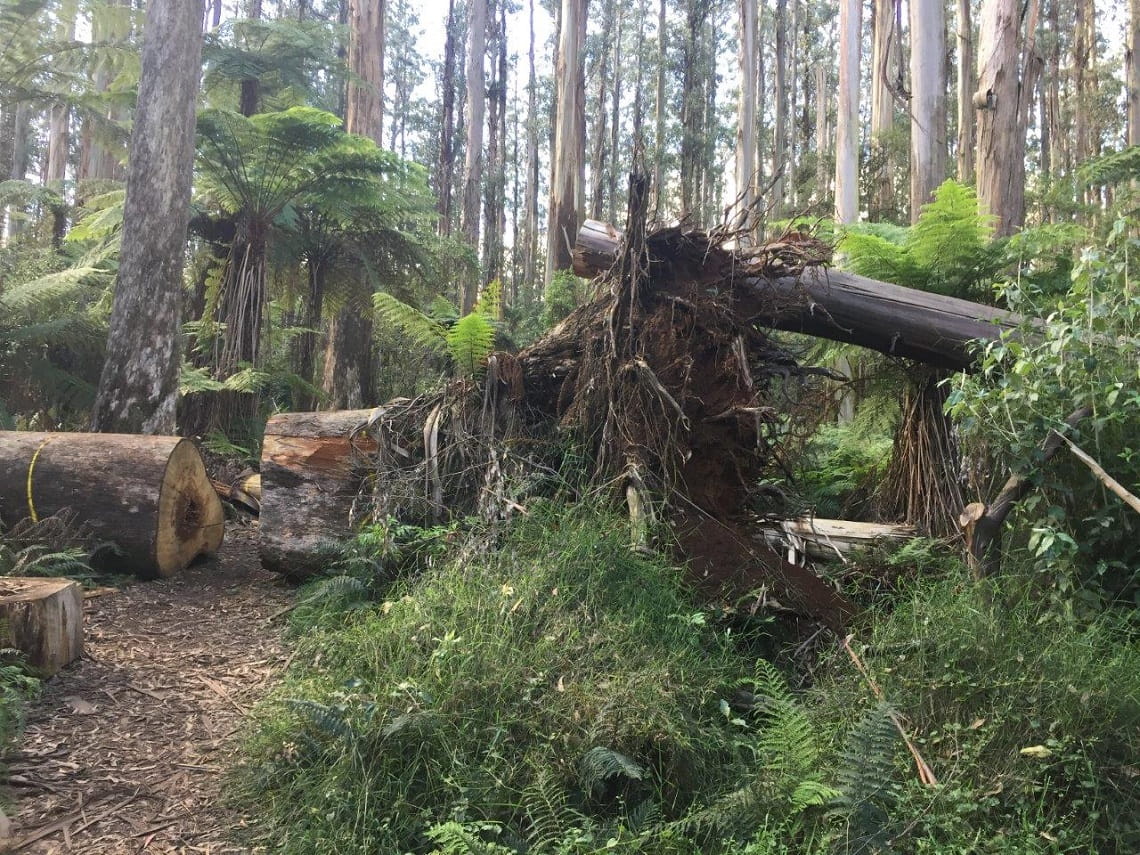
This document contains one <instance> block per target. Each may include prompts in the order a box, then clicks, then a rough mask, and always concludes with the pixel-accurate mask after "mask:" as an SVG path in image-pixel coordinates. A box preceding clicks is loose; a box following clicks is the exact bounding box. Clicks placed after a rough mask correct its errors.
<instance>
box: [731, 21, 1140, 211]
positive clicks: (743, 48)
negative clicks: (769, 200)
mask: <svg viewBox="0 0 1140 855" xmlns="http://www.w3.org/2000/svg"><path fill="white" fill-rule="evenodd" d="M1137 2H1140V0H1137ZM756 24H757V11H756V0H740V102H739V105H738V107H737V111H736V117H737V129H736V195H737V198H738V199H739V200H740V205H741V206H742V207H743V209H744V210H748V209H749V207H750V206H751V205H752V203H753V202H754V201H755V199H756V76H757V71H758V69H759V66H758V64H757V54H756V51H757V42H756Z"/></svg>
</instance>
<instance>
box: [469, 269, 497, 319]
mask: <svg viewBox="0 0 1140 855" xmlns="http://www.w3.org/2000/svg"><path fill="white" fill-rule="evenodd" d="M471 311H473V312H475V313H477V314H480V315H482V316H483V317H485V318H487V319H488V320H490V321H497V320H500V319H501V318H502V317H503V283H502V282H501V281H499V280H498V279H492V280H491V281H490V282H488V283H487V284H486V285H484V286H483V291H482V293H480V294H479V299H478V300H477V301H476V302H475V308H473V309H472V310H471Z"/></svg>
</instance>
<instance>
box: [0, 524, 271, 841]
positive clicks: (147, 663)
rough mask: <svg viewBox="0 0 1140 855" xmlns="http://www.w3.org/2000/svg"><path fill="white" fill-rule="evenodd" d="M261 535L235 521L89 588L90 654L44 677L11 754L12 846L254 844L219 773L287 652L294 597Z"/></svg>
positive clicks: (86, 652)
mask: <svg viewBox="0 0 1140 855" xmlns="http://www.w3.org/2000/svg"><path fill="white" fill-rule="evenodd" d="M255 538H256V529H255V528H253V527H250V526H240V525H235V524H230V525H229V526H228V527H227V532H226V540H225V543H224V544H223V546H222V549H221V550H220V552H219V554H218V555H217V556H216V557H215V558H212V559H209V560H206V561H201V562H199V563H198V564H196V565H194V566H192V567H190V568H188V569H187V570H185V571H184V572H182V573H181V574H179V575H177V576H175V577H173V578H171V579H166V580H161V581H156V582H139V583H135V584H131V585H129V586H126V587H123V588H121V589H100V590H97V591H95V592H91V593H90V594H89V595H88V599H87V600H86V603H85V624H86V634H85V639H84V654H83V659H82V660H81V661H79V662H77V663H76V664H74V665H72V666H71V667H70V668H68V669H66V670H65V671H63V672H62V673H61V674H59V675H58V676H57V677H55V678H54V679H52V680H50V681H48V682H47V683H45V684H44V687H43V691H42V693H41V695H40V697H39V698H38V699H37V700H35V701H34V702H33V703H32V705H31V707H30V709H29V711H28V723H27V727H26V729H25V731H24V735H23V738H22V740H21V741H20V742H19V744H18V745H19V750H18V751H16V752H15V753H14V756H13V757H12V758H11V759H10V766H9V769H10V773H11V783H12V785H13V794H14V798H15V802H16V805H15V809H16V816H15V817H14V824H15V828H14V835H13V836H14V840H15V843H14V848H13V849H12V850H11V851H13V852H20V853H36V855H48V853H52V855H54V854H55V853H82V855H95V853H99V855H118V853H154V855H158V853H162V855H167V853H209V855H222V853H238V852H244V851H246V850H244V849H243V848H241V847H239V846H235V844H234V843H233V839H234V838H233V830H234V828H235V827H240V826H241V825H243V824H244V823H245V818H243V817H242V816H240V815H236V814H234V813H232V812H231V811H230V810H228V809H227V808H226V806H225V804H224V802H223V799H222V798H221V789H222V783H223V782H222V775H223V773H224V772H225V771H226V770H227V769H229V768H230V767H231V765H232V763H233V760H234V752H235V750H236V748H237V740H238V738H239V735H240V731H241V728H242V722H243V719H244V717H245V713H246V712H247V711H248V710H249V708H250V706H252V705H253V704H254V703H255V702H256V701H257V700H259V699H260V698H261V697H263V696H264V694H265V693H266V691H267V690H268V688H269V687H270V686H271V685H272V684H273V682H274V681H275V679H276V677H277V675H279V674H280V673H281V672H282V671H283V670H284V668H285V666H286V664H287V661H286V652H285V649H284V646H283V644H282V638H281V635H282V629H283V625H284V624H283V621H282V620H281V619H280V618H281V616H282V615H283V611H284V610H285V609H287V608H288V606H289V604H290V603H291V602H292V600H293V594H292V589H290V588H289V587H288V586H286V585H285V584H283V583H282V582H281V581H280V578H279V577H278V576H276V575H275V574H273V573H269V572H267V571H265V570H262V569H261V565H260V563H259V561H258V558H257V548H256V540H255ZM91 594H94V595H91Z"/></svg>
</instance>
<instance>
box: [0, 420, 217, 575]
mask: <svg viewBox="0 0 1140 855" xmlns="http://www.w3.org/2000/svg"><path fill="white" fill-rule="evenodd" d="M65 509H69V510H71V511H72V512H73V513H74V514H75V515H76V517H77V519H78V521H79V522H81V523H83V524H85V525H86V526H87V527H88V528H89V529H90V530H91V532H92V534H93V536H94V537H95V538H97V539H99V540H101V541H104V542H113V543H115V544H116V545H117V546H118V547H119V549H120V550H121V552H122V555H121V556H116V557H114V558H111V559H108V562H113V563H109V564H108V566H107V567H106V568H105V569H108V570H116V571H120V572H131V573H135V574H137V575H140V576H143V577H154V576H170V575H172V574H173V573H176V572H178V571H179V570H181V569H183V568H184V567H186V565H188V564H189V563H190V562H191V561H193V560H194V558H196V557H197V556H199V555H201V554H203V553H211V552H214V551H216V550H217V548H218V547H219V546H221V543H222V536H223V534H224V523H225V517H224V515H223V513H222V506H221V503H220V502H219V500H218V497H217V495H216V494H215V493H214V488H213V486H212V485H211V484H210V479H209V476H207V475H206V467H205V465H204V464H203V463H202V456H201V455H200V454H199V453H198V449H197V448H196V447H195V445H194V443H192V442H190V441H189V440H186V439H182V438H180V437H176V436H136V435H128V434H107V433H31V432H23V431H0V518H2V519H3V520H4V522H5V523H6V524H8V525H12V524H14V523H16V522H17V521H19V520H21V519H24V518H28V517H30V518H31V519H32V520H33V521H34V520H37V519H40V518H43V517H47V516H50V515H52V514H55V513H58V512H59V511H62V510H65ZM101 569H104V568H101Z"/></svg>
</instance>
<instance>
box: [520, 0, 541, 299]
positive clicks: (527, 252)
mask: <svg viewBox="0 0 1140 855" xmlns="http://www.w3.org/2000/svg"><path fill="white" fill-rule="evenodd" d="M529 11H530V47H529V49H528V51H527V61H528V64H529V65H528V67H529V69H530V73H529V76H528V78H527V87H526V103H527V114H526V115H527V118H526V193H525V195H524V201H523V207H524V208H525V209H526V213H525V215H524V217H523V285H524V286H525V287H526V288H530V289H531V291H532V293H534V292H535V291H536V290H537V285H538V77H537V74H536V72H535V67H534V0H529Z"/></svg>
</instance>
